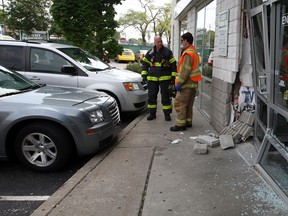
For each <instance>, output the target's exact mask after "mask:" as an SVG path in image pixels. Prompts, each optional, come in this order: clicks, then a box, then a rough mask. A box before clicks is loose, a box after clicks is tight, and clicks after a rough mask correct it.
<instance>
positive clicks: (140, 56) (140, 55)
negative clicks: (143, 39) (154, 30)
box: [135, 50, 148, 62]
mask: <svg viewBox="0 0 288 216" xmlns="http://www.w3.org/2000/svg"><path fill="white" fill-rule="evenodd" d="M147 52H148V50H138V51H137V52H136V53H135V60H136V61H137V62H141V61H142V59H143V58H144V56H145V55H146V53H147Z"/></svg>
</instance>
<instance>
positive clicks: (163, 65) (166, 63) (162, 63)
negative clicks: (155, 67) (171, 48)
mask: <svg viewBox="0 0 288 216" xmlns="http://www.w3.org/2000/svg"><path fill="white" fill-rule="evenodd" d="M161 65H162V67H170V63H169V61H168V60H166V59H162V60H161Z"/></svg>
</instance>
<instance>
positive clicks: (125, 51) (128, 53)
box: [122, 50, 134, 55]
mask: <svg viewBox="0 0 288 216" xmlns="http://www.w3.org/2000/svg"><path fill="white" fill-rule="evenodd" d="M131 54H134V53H133V52H132V50H124V52H123V53H122V55H131Z"/></svg>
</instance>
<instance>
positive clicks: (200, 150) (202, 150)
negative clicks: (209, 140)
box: [193, 143, 208, 155]
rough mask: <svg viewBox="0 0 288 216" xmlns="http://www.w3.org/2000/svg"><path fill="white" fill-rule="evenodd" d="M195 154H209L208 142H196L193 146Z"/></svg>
mask: <svg viewBox="0 0 288 216" xmlns="http://www.w3.org/2000/svg"><path fill="white" fill-rule="evenodd" d="M193 153H194V154H200V155H201V154H207V153H208V146H207V144H199V143H196V144H195V145H194V148H193Z"/></svg>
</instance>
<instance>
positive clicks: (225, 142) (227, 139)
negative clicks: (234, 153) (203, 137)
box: [219, 135, 235, 150]
mask: <svg viewBox="0 0 288 216" xmlns="http://www.w3.org/2000/svg"><path fill="white" fill-rule="evenodd" d="M219 139H220V145H221V148H222V149H223V150H224V149H227V148H232V147H234V146H235V144H234V140H233V137H232V135H220V137H219Z"/></svg>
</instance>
